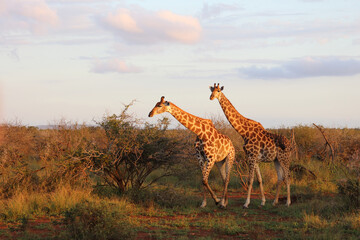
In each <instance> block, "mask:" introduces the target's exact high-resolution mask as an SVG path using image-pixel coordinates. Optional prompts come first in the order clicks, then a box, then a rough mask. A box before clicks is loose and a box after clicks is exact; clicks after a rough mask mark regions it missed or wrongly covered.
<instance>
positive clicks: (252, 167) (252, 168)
mask: <svg viewBox="0 0 360 240" xmlns="http://www.w3.org/2000/svg"><path fill="white" fill-rule="evenodd" d="M255 164H256V163H255V160H253V159H249V186H248V192H247V198H246V202H245V204H244V206H243V208H248V206H249V204H250V197H251V190H252V185H253V182H254V172H255Z"/></svg>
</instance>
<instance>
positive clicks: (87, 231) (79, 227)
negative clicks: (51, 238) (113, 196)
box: [64, 201, 135, 239]
mask: <svg viewBox="0 0 360 240" xmlns="http://www.w3.org/2000/svg"><path fill="white" fill-rule="evenodd" d="M64 223H65V225H66V229H67V235H68V236H66V237H69V238H70V239H133V238H134V236H135V231H134V229H133V226H132V225H131V224H130V222H129V217H128V216H126V214H124V213H121V212H120V211H119V210H118V209H117V208H115V207H112V206H111V205H110V204H106V203H105V202H100V203H96V202H88V201H84V202H81V203H78V204H77V205H75V206H74V207H73V208H71V209H69V210H68V211H66V212H65V219H64Z"/></svg>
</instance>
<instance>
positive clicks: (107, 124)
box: [89, 102, 183, 192]
mask: <svg viewBox="0 0 360 240" xmlns="http://www.w3.org/2000/svg"><path fill="white" fill-rule="evenodd" d="M132 104H133V102H132V103H130V104H128V105H125V108H124V110H123V111H122V112H121V113H120V114H119V115H116V114H113V115H110V116H105V117H104V118H103V120H102V121H101V122H98V124H99V125H100V127H101V128H102V129H103V130H104V131H105V135H106V142H105V144H104V146H103V147H99V146H101V145H100V144H96V146H95V152H94V151H93V152H91V153H89V154H90V155H91V161H92V163H93V171H94V172H95V173H96V174H98V175H99V176H101V177H102V178H103V179H104V181H105V182H106V183H107V184H109V185H110V186H112V187H115V188H117V189H118V190H119V191H120V192H123V191H125V190H127V189H128V188H129V187H132V188H135V189H140V188H141V187H144V182H145V180H146V178H147V177H148V176H149V175H150V174H151V173H152V172H154V171H155V170H157V169H160V168H162V169H163V172H162V174H161V175H160V176H159V177H157V178H155V179H154V180H153V181H151V182H150V183H149V184H151V183H153V182H154V181H156V180H158V179H159V178H162V177H164V176H168V175H170V167H171V166H172V165H173V163H174V162H175V161H176V160H177V159H178V158H179V157H180V156H181V155H182V149H181V146H182V145H183V144H181V141H182V139H180V138H176V137H174V136H170V135H169V134H168V133H167V131H166V129H167V127H168V124H169V122H168V121H167V120H166V119H163V120H161V121H159V124H157V125H152V124H149V123H144V124H141V123H140V121H139V120H138V119H136V118H134V117H133V116H131V115H130V114H128V109H129V107H131V106H132Z"/></svg>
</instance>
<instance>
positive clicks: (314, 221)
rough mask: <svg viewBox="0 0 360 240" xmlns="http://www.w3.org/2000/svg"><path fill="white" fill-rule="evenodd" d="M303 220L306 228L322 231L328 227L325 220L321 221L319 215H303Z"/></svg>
mask: <svg viewBox="0 0 360 240" xmlns="http://www.w3.org/2000/svg"><path fill="white" fill-rule="evenodd" d="M303 220H304V222H305V227H306V228H315V229H322V228H326V227H327V226H328V222H327V221H326V220H325V219H322V218H321V217H320V216H319V215H315V214H314V213H311V214H307V213H305V214H304V218H303Z"/></svg>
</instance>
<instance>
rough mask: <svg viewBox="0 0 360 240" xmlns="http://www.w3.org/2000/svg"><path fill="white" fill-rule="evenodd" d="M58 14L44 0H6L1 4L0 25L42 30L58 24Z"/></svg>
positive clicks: (36, 30) (35, 30) (34, 30)
mask: <svg viewBox="0 0 360 240" xmlns="http://www.w3.org/2000/svg"><path fill="white" fill-rule="evenodd" d="M58 20H59V19H58V16H57V14H56V12H55V11H54V10H52V9H51V8H50V7H49V6H48V5H47V3H46V2H45V1H44V0H5V2H2V3H1V4H0V21H1V22H2V23H1V24H0V27H4V28H7V29H9V26H10V27H11V28H16V29H24V30H31V31H32V32H42V31H44V30H45V29H46V28H47V26H49V25H50V26H51V25H56V24H57V23H58Z"/></svg>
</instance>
